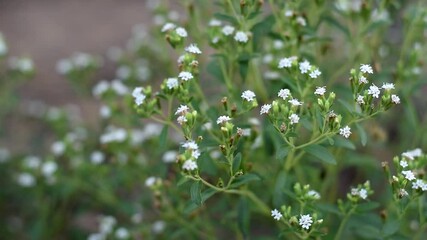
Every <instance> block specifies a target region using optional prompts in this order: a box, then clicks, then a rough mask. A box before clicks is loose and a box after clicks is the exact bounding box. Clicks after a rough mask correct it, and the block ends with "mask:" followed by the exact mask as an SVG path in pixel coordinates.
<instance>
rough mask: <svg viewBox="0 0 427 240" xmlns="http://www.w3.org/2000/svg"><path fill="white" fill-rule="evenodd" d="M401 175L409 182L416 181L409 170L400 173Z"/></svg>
mask: <svg viewBox="0 0 427 240" xmlns="http://www.w3.org/2000/svg"><path fill="white" fill-rule="evenodd" d="M402 175H403V176H405V178H406V179H408V180H409V181H413V180H415V179H416V178H415V175H414V172H412V171H410V170H406V171H402Z"/></svg>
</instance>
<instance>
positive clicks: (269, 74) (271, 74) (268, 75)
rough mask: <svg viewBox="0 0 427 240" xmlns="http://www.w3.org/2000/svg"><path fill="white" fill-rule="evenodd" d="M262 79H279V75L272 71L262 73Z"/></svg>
mask: <svg viewBox="0 0 427 240" xmlns="http://www.w3.org/2000/svg"><path fill="white" fill-rule="evenodd" d="M264 78H265V79H267V80H275V79H279V78H280V73H278V72H273V71H266V72H264Z"/></svg>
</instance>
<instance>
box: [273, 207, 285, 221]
mask: <svg viewBox="0 0 427 240" xmlns="http://www.w3.org/2000/svg"><path fill="white" fill-rule="evenodd" d="M271 216H272V217H273V218H274V219H276V220H277V221H279V220H280V219H281V218H282V217H283V216H282V214H281V213H280V212H279V211H278V210H277V209H274V210H271Z"/></svg>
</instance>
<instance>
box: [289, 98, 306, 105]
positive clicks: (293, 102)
mask: <svg viewBox="0 0 427 240" xmlns="http://www.w3.org/2000/svg"><path fill="white" fill-rule="evenodd" d="M288 102H289V103H290V104H292V106H294V107H296V106H301V105H302V104H303V102H300V101H298V99H295V98H292V99H290V100H289V101H288Z"/></svg>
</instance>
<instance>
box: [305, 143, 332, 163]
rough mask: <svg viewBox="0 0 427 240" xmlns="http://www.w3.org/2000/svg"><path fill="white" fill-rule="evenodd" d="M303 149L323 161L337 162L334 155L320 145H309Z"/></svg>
mask: <svg viewBox="0 0 427 240" xmlns="http://www.w3.org/2000/svg"><path fill="white" fill-rule="evenodd" d="M304 151H306V152H308V153H310V154H311V155H313V156H315V157H317V158H318V159H320V160H322V161H323V162H325V163H329V164H337V161H336V160H335V157H334V155H332V154H331V153H330V152H329V151H328V149H327V148H325V147H323V146H321V145H309V146H307V147H305V148H304Z"/></svg>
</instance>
